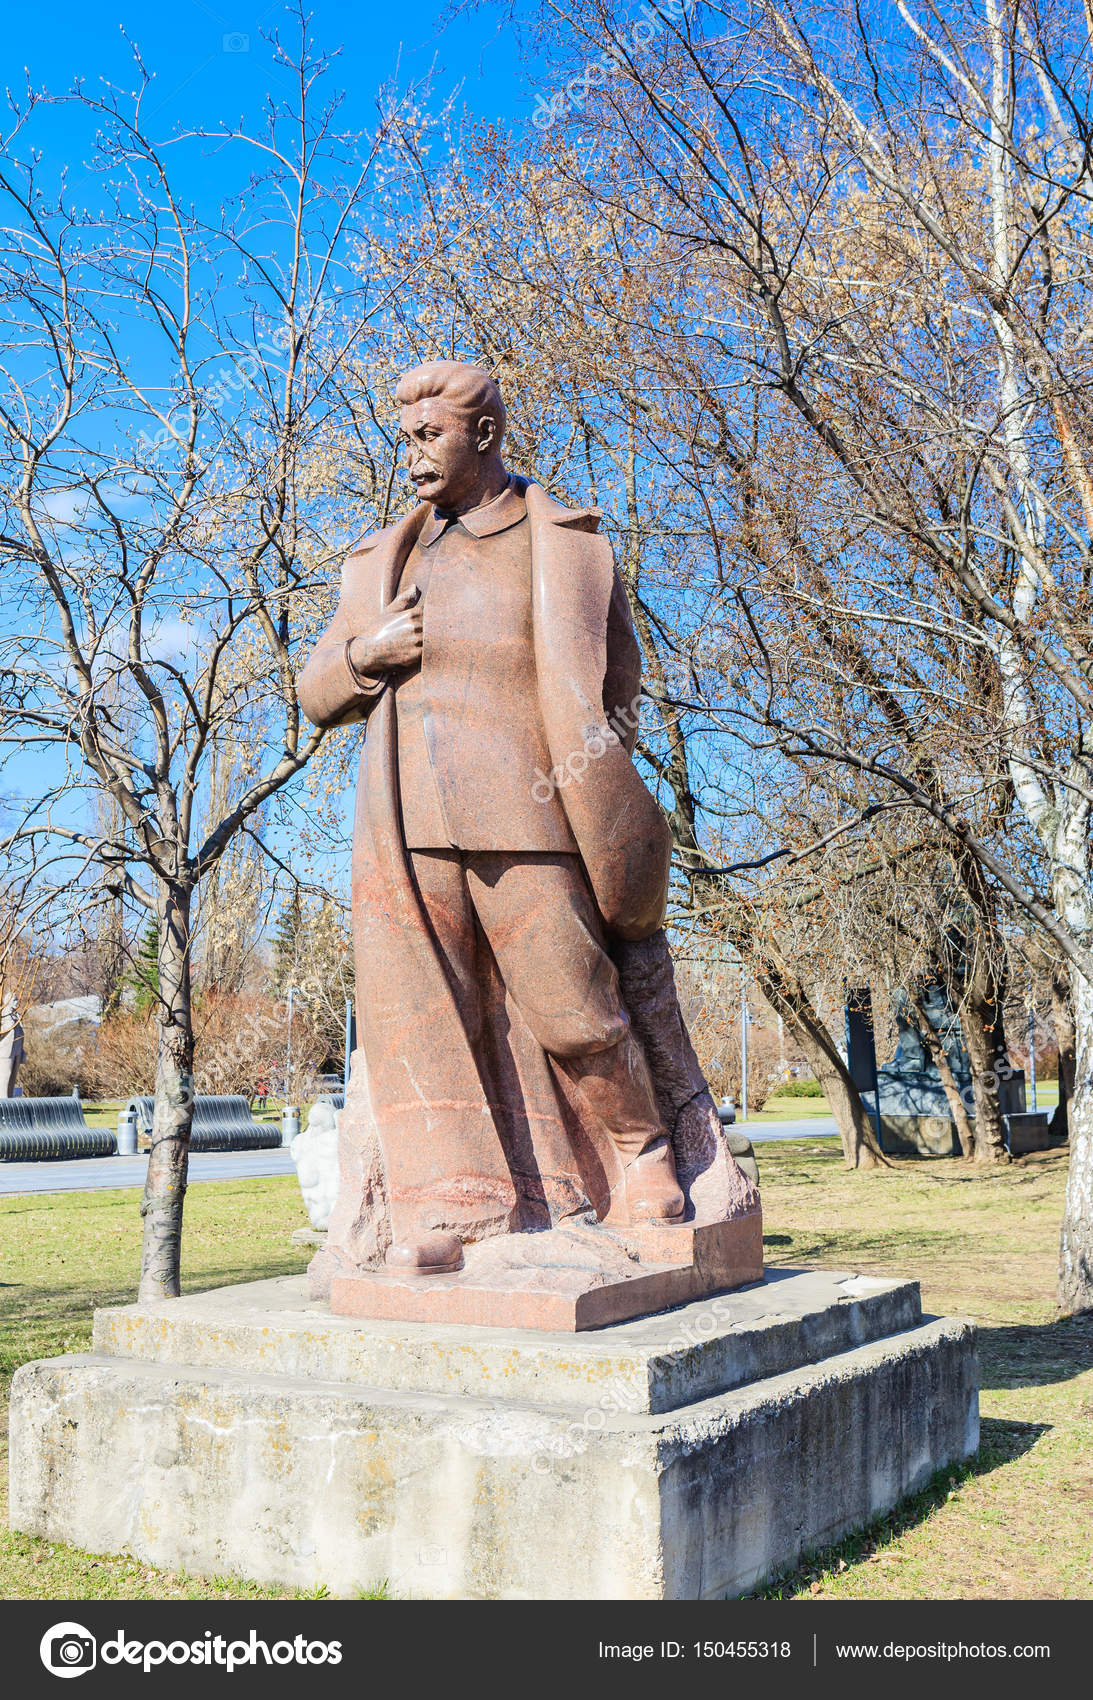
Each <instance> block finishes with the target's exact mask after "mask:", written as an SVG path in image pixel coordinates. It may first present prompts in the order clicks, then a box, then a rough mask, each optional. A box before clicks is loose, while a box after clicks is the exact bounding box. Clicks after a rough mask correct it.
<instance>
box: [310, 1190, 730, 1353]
mask: <svg viewBox="0 0 1093 1700" xmlns="http://www.w3.org/2000/svg"><path fill="white" fill-rule="evenodd" d="M635 1253H637V1254H638V1255H635ZM465 1255H466V1266H465V1268H464V1269H463V1270H461V1271H460V1273H459V1274H457V1275H437V1276H429V1277H420V1278H417V1279H404V1278H400V1277H398V1276H395V1275H390V1274H381V1273H368V1274H363V1275H335V1277H334V1279H333V1281H332V1283H331V1291H330V1308H331V1310H332V1311H333V1312H334V1313H335V1314H336V1315H339V1316H355V1317H360V1318H368V1319H370V1320H373V1321H379V1320H384V1321H397V1322H428V1323H441V1322H445V1323H446V1322H455V1323H469V1324H473V1325H475V1326H478V1327H491V1328H534V1329H546V1330H551V1331H554V1332H566V1333H575V1332H580V1331H582V1330H584V1329H589V1328H604V1327H607V1326H609V1325H610V1324H611V1323H614V1322H626V1321H628V1320H630V1319H631V1318H632V1317H636V1316H645V1315H648V1314H650V1313H652V1312H654V1311H660V1310H667V1309H669V1308H671V1307H672V1306H673V1305H680V1304H689V1303H690V1302H691V1301H692V1300H694V1299H701V1298H707V1297H710V1296H711V1295H712V1294H714V1293H722V1292H729V1291H732V1290H733V1289H734V1288H737V1287H743V1286H747V1285H749V1284H751V1283H753V1282H756V1281H761V1280H762V1279H763V1218H762V1213H761V1212H760V1211H759V1210H755V1211H753V1212H752V1214H751V1215H748V1216H741V1217H737V1218H736V1219H735V1220H733V1221H731V1222H716V1223H709V1224H707V1225H705V1226H700V1227H695V1226H693V1225H690V1226H684V1227H664V1228H660V1227H645V1226H643V1227H642V1228H641V1230H640V1231H638V1232H637V1234H636V1235H635V1234H634V1231H633V1230H628V1231H625V1232H623V1231H620V1232H618V1233H616V1232H614V1231H612V1230H610V1229H606V1228H604V1227H601V1226H598V1225H588V1226H579V1227H571V1228H562V1229H558V1228H554V1229H549V1230H545V1231H544V1232H542V1233H538V1234H514V1235H509V1236H506V1237H504V1238H501V1239H491V1240H486V1241H482V1242H481V1243H480V1244H477V1245H472V1246H469V1247H467V1250H466V1254H465Z"/></svg>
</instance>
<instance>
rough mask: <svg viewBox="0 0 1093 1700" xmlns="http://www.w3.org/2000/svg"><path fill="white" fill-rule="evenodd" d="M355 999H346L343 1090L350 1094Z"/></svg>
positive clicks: (345, 1093)
mask: <svg viewBox="0 0 1093 1700" xmlns="http://www.w3.org/2000/svg"><path fill="white" fill-rule="evenodd" d="M353 1025H354V1024H353V999H352V998H346V1000H345V1061H344V1064H343V1066H342V1092H343V1093H344V1095H345V1096H346V1097H347V1098H348V1096H349V1064H350V1062H351V1061H352V1058H353Z"/></svg>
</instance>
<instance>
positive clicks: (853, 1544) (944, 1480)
mask: <svg viewBox="0 0 1093 1700" xmlns="http://www.w3.org/2000/svg"><path fill="white" fill-rule="evenodd" d="M1050 1428H1051V1424H1050V1423H1009V1422H1001V1421H998V1420H996V1419H995V1418H993V1417H986V1418H984V1419H983V1421H982V1422H981V1424H980V1429H979V1450H978V1452H977V1453H976V1454H975V1456H974V1458H969V1459H968V1460H967V1461H966V1462H965V1463H963V1464H949V1465H947V1466H946V1468H945V1469H943V1470H939V1471H938V1472H937V1474H936V1475H935V1476H932V1477H931V1478H930V1480H929V1481H928V1482H927V1484H926V1486H925V1487H924V1488H920V1489H919V1491H918V1493H914V1494H911V1495H910V1496H909V1497H908V1498H907V1499H902V1500H900V1503H899V1504H898V1505H897V1506H895V1507H894V1508H893V1509H892V1510H891V1511H889V1512H886V1513H885V1515H884V1516H883V1517H876V1518H874V1519H873V1521H872V1522H871V1523H868V1524H866V1526H865V1528H863V1529H859V1530H857V1531H856V1533H854V1534H852V1535H844V1536H843V1539H842V1540H841V1541H838V1542H836V1543H835V1545H834V1546H829V1547H822V1548H817V1549H815V1550H813V1551H810V1552H808V1553H805V1554H804V1556H803V1557H802V1558H801V1559H800V1561H799V1563H798V1564H797V1565H795V1566H794V1568H793V1569H792V1570H786V1571H782V1572H781V1574H779V1575H778V1576H775V1577H772V1578H771V1579H770V1580H769V1581H768V1582H766V1583H764V1584H763V1586H762V1587H760V1588H756V1589H754V1590H753V1591H752V1592H751V1593H748V1594H743V1595H741V1596H740V1597H741V1598H742V1599H746V1600H788V1599H792V1598H793V1597H794V1595H796V1594H800V1593H802V1592H807V1591H808V1590H809V1588H810V1587H811V1584H812V1583H813V1582H817V1581H820V1580H821V1579H822V1577H823V1575H824V1573H825V1572H830V1571H835V1570H839V1571H841V1570H845V1569H847V1568H848V1567H849V1566H850V1565H852V1564H860V1563H862V1562H863V1561H865V1560H867V1559H869V1558H870V1557H872V1555H873V1554H874V1553H875V1552H877V1551H879V1550H880V1549H882V1548H883V1547H885V1546H887V1545H888V1544H889V1543H890V1542H891V1541H893V1540H895V1539H896V1538H897V1537H898V1536H900V1535H903V1534H906V1533H907V1531H908V1530H909V1529H914V1528H917V1527H918V1525H919V1524H920V1523H924V1522H925V1521H926V1520H927V1518H929V1517H931V1516H932V1515H933V1514H934V1512H935V1511H938V1510H940V1509H941V1507H942V1506H943V1505H944V1504H945V1502H946V1501H947V1500H948V1499H949V1497H950V1495H951V1494H952V1493H953V1492H954V1490H955V1489H956V1488H958V1487H960V1486H961V1484H962V1483H964V1482H970V1481H974V1480H975V1479H976V1477H978V1476H988V1475H990V1473H991V1471H992V1470H997V1469H999V1468H1000V1467H1001V1466H1002V1465H1003V1464H1011V1463H1013V1461H1014V1459H1016V1458H1020V1457H1022V1456H1023V1455H1024V1453H1026V1452H1031V1450H1032V1448H1033V1447H1034V1446H1035V1445H1036V1442H1037V1441H1038V1440H1039V1439H1040V1437H1041V1436H1042V1435H1044V1434H1047V1433H1048V1432H1049V1430H1050Z"/></svg>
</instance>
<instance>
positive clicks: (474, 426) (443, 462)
mask: <svg viewBox="0 0 1093 1700" xmlns="http://www.w3.org/2000/svg"><path fill="white" fill-rule="evenodd" d="M400 425H401V429H402V436H403V438H404V440H405V442H406V458H407V468H408V471H409V473H410V477H411V479H412V480H413V483H414V487H415V489H416V490H417V493H418V495H419V496H420V497H422V499H423V500H424V501H427V502H432V503H433V504H434V506H435V507H438V508H451V509H453V510H454V509H457V508H458V507H459V506H460V504H461V503H463V502H466V501H469V500H471V499H472V498H473V497H474V495H475V493H476V491H477V488H478V484H479V480H480V479H481V477H482V469H483V467H484V465H485V462H486V457H487V455H488V453H489V450H490V449H491V447H492V446H493V444H494V441H495V439H496V434H497V431H496V426H495V425H494V422H493V420H492V419H489V418H485V419H474V418H473V417H472V416H471V415H470V414H468V413H467V412H466V410H465V409H463V408H459V407H456V406H455V405H454V404H453V403H452V402H450V401H445V400H444V398H443V397H442V396H430V397H428V398H427V399H426V400H425V401H415V402H411V403H410V404H409V405H408V406H407V407H404V408H403V410H402V415H401V419H400Z"/></svg>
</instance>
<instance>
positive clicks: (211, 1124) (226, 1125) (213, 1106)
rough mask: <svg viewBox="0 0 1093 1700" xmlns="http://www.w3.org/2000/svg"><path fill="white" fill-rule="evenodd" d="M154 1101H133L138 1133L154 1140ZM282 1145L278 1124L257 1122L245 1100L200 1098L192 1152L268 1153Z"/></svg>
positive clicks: (195, 1117) (195, 1113)
mask: <svg viewBox="0 0 1093 1700" xmlns="http://www.w3.org/2000/svg"><path fill="white" fill-rule="evenodd" d="M155 1102H156V1101H155V1099H154V1098H130V1100H129V1103H128V1105H127V1106H126V1107H127V1109H129V1110H131V1111H132V1112H133V1114H134V1115H135V1116H136V1118H137V1131H138V1133H142V1134H146V1135H147V1136H148V1138H149V1139H150V1138H151V1137H152V1115H153V1111H154V1109H155ZM280 1143H281V1130H280V1128H279V1127H278V1126H277V1124H276V1123H275V1122H256V1121H255V1119H254V1117H253V1116H252V1115H251V1113H250V1100H249V1099H247V1098H244V1097H241V1096H240V1097H216V1096H212V1095H210V1096H208V1097H201V1096H198V1097H196V1098H195V1099H194V1119H193V1126H192V1128H191V1130H190V1150H191V1151H268V1150H271V1149H272V1148H273V1147H274V1146H277V1145H280Z"/></svg>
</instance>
